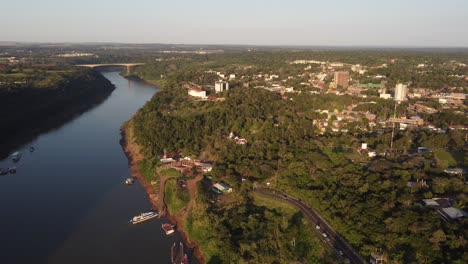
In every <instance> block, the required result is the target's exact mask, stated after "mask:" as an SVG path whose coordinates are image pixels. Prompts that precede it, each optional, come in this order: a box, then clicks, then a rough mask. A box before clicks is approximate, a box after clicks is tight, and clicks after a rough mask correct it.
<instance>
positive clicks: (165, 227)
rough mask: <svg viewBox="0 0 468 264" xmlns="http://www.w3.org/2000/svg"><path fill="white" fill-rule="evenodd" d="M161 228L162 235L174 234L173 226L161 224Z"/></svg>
mask: <svg viewBox="0 0 468 264" xmlns="http://www.w3.org/2000/svg"><path fill="white" fill-rule="evenodd" d="M161 228H162V229H163V230H164V233H166V235H171V234H174V226H173V225H171V224H162V225H161Z"/></svg>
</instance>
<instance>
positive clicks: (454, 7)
mask: <svg viewBox="0 0 468 264" xmlns="http://www.w3.org/2000/svg"><path fill="white" fill-rule="evenodd" d="M1 1H2V3H1V4H0V41H19V42H119V43H167V44H246V45H307V46H405V47H408V46H415V47H417V46H423V47H434V46H443V47H468V1H467V0H322V1H316V0H282V1H279V0H234V1H233V0H231V1H225V0H216V1H215V0H168V1H160V0H125V1H124V0H14V1H13V0H1Z"/></svg>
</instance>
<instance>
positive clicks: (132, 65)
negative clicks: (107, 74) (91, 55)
mask: <svg viewBox="0 0 468 264" xmlns="http://www.w3.org/2000/svg"><path fill="white" fill-rule="evenodd" d="M140 65H145V63H142V62H131V63H127V62H124V63H101V64H78V65H76V66H78V67H86V68H92V69H94V68H97V67H107V66H122V67H126V68H127V74H130V70H131V67H134V66H140Z"/></svg>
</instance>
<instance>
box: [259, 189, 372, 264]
mask: <svg viewBox="0 0 468 264" xmlns="http://www.w3.org/2000/svg"><path fill="white" fill-rule="evenodd" d="M256 191H257V192H259V193H261V194H263V195H267V196H270V197H272V198H275V199H281V200H284V201H286V202H288V203H290V204H292V205H294V206H295V207H297V208H298V209H299V210H301V212H302V213H303V214H304V216H305V217H306V218H307V219H308V220H309V221H310V222H311V223H312V224H313V226H314V227H315V228H316V230H317V231H319V232H320V234H321V236H322V238H323V239H324V241H325V243H326V244H328V245H329V246H330V247H331V248H333V249H334V250H335V252H336V253H337V254H338V255H339V256H340V257H342V258H343V259H345V260H348V261H349V263H358V264H360V263H367V262H366V261H365V260H364V259H363V258H362V256H361V255H359V253H358V252H357V251H356V250H355V249H354V248H353V247H352V246H351V245H350V244H349V243H348V242H346V240H344V239H343V237H341V236H340V235H339V234H338V233H337V232H336V231H335V230H333V229H332V228H331V226H330V225H329V224H328V223H327V222H326V221H325V219H323V218H322V217H321V216H320V215H319V214H318V213H317V212H316V211H315V210H314V209H312V208H311V207H310V206H308V205H307V204H306V203H304V202H303V201H301V200H300V199H297V198H295V197H292V196H290V195H287V194H285V193H282V192H280V191H277V190H274V189H270V188H263V187H258V188H257V189H256ZM317 226H319V227H320V229H317Z"/></svg>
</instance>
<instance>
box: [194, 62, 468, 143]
mask: <svg viewBox="0 0 468 264" xmlns="http://www.w3.org/2000/svg"><path fill="white" fill-rule="evenodd" d="M395 62H397V60H396V59H395V60H389V61H388V64H393V63H395ZM453 63H455V62H453ZM289 64H290V65H295V67H296V68H295V69H296V71H295V73H294V74H293V73H291V72H289V74H286V75H285V74H282V73H281V72H280V71H278V72H275V71H270V72H263V71H256V70H255V69H254V68H253V67H251V66H243V67H238V69H236V70H235V72H234V73H226V72H222V71H215V70H207V71H205V74H212V75H215V76H216V77H217V78H218V81H216V82H215V83H214V86H212V85H211V86H210V85H206V86H205V87H204V88H202V87H201V86H199V85H195V84H191V85H189V87H187V89H188V94H189V95H190V96H192V97H194V98H196V99H201V100H215V99H216V98H218V99H217V100H220V99H219V95H216V94H221V93H222V92H224V91H227V90H229V89H230V88H231V84H234V87H247V88H248V87H252V88H260V89H265V90H268V91H271V92H276V93H280V94H281V95H283V98H284V99H288V100H291V101H292V100H293V97H291V96H290V95H289V94H291V93H301V92H302V91H304V89H308V90H309V92H310V93H311V94H324V93H331V94H335V95H352V96H356V97H361V98H370V97H376V98H381V99H389V100H394V101H395V103H396V104H401V103H405V102H408V101H409V102H410V103H409V105H408V107H407V109H406V111H405V113H404V114H402V115H401V116H395V117H392V118H388V119H382V118H379V119H377V118H376V115H375V114H374V113H363V112H359V111H353V109H354V107H356V106H357V104H353V105H350V106H347V107H346V110H343V111H340V112H337V111H328V112H327V113H326V114H327V115H326V117H323V118H318V119H316V120H314V125H315V126H316V128H318V130H319V131H320V132H321V133H325V132H348V131H350V130H354V131H355V130H356V129H357V130H362V131H367V130H369V129H371V130H373V128H374V127H376V129H377V128H385V127H392V126H393V124H395V123H396V124H398V127H399V128H400V129H401V130H405V129H409V128H413V127H426V128H429V129H431V124H430V123H428V122H425V120H424V119H423V117H424V118H426V117H427V115H433V114H437V113H439V112H440V110H441V109H449V108H460V107H464V102H465V100H466V94H465V93H464V91H465V90H464V89H465V88H444V89H440V90H433V89H427V88H418V87H417V88H410V87H411V83H404V82H398V83H397V84H396V85H395V86H394V87H389V86H388V82H387V77H386V76H383V75H365V74H366V73H367V72H368V70H371V69H380V68H386V67H388V65H387V63H384V64H381V65H378V66H374V67H368V66H363V65H360V64H354V65H353V64H347V63H341V62H329V61H319V60H295V61H290V62H289ZM301 65H303V66H304V67H303V70H302V68H300V69H298V68H297V66H301ZM415 67H416V65H415ZM426 67H428V65H426V64H424V65H419V66H418V67H417V68H418V69H425V68H426ZM362 75H365V76H363V77H360V76H362ZM353 78H354V79H353ZM362 78H364V79H366V78H367V79H369V78H372V79H373V80H374V82H369V83H365V82H359V79H362ZM376 80H378V81H376ZM447 89H452V90H449V92H447ZM442 90H444V91H445V92H442ZM214 96H217V97H214ZM221 100H222V99H221ZM435 102H438V104H437V103H435ZM365 103H375V102H372V101H371V102H365ZM435 104H437V105H435ZM329 110H330V109H329ZM456 110H458V109H456ZM461 113H462V114H463V112H461ZM464 128H465V126H463V127H462V128H459V127H453V129H464ZM433 130H437V128H434V129H433ZM240 142H242V141H240Z"/></svg>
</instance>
